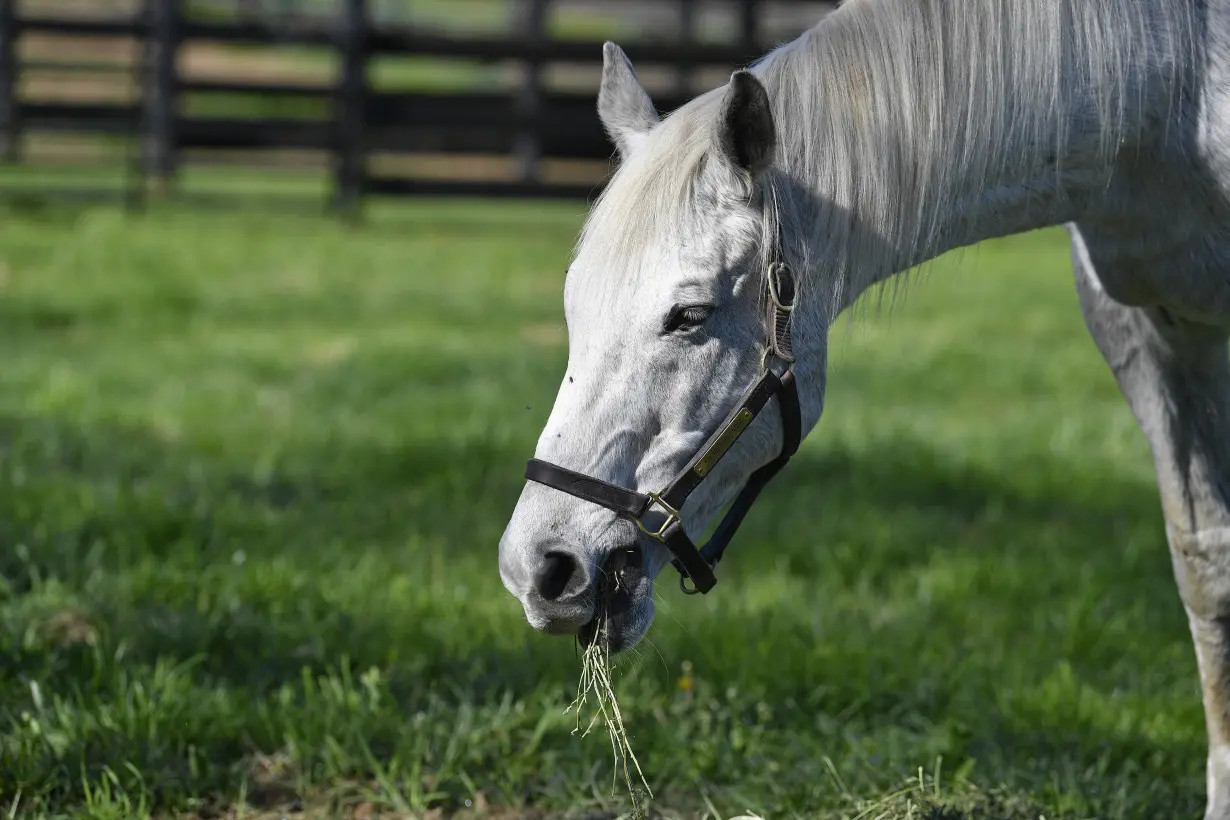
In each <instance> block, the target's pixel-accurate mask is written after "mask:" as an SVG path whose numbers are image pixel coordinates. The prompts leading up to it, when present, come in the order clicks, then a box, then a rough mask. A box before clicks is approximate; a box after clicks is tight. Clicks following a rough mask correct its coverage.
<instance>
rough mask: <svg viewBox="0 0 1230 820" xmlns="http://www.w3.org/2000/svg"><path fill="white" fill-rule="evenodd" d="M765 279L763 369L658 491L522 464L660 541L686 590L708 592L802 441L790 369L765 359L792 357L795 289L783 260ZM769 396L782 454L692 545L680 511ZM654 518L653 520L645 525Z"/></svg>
mask: <svg viewBox="0 0 1230 820" xmlns="http://www.w3.org/2000/svg"><path fill="white" fill-rule="evenodd" d="M765 280H766V291H767V296H768V299H767V313H768V315H767V316H766V324H767V325H768V327H767V330H768V345H767V350H766V351H765V370H764V373H763V374H762V375H761V377H760V379H759V380H758V381H756V382H755V383H754V384H752V385H751V387H749V388H748V389H747V390H746V391H745V392H744V394H743V396H742V397H741V399H740V401H739V403H738V404H736V405H735V407H734V408H733V409H732V410H731V411H730V413H728V414H727V416H726V418H725V420H723V422H722V423H721V424H720V425H719V426H718V428H717V429H716V430H715V431H714V432H713V434H712V435H711V436H710V437H709V439H708V440H707V441H706V442H705V444H704V445H703V446H702V447H701V448H700V451H699V452H698V453H697V454H696V455H695V456H693V457H692V459H691V461H689V462H688V464H687V466H685V467H684V468H683V469H682V470H681V471H680V472H679V474H678V475H677V476H676V477H675V479H674V480H673V481H671V483H670V484H668V485H666V487H665V488H663V489H662V490H661V491H660V492H656V493H652V492H651V493H642V492H637V491H635V490H629V489H627V488H625V487H620V486H618V485H616V484H611V483H609V482H606V481H603V480H601V479H598V478H593V477H591V476H587V475H584V474H582V473H578V472H575V471H573V470H569V469H566V468H564V467H560V466H558V465H555V464H551V463H550V462H546V461H542V460H541V459H537V458H531V459H530V460H529V463H528V464H527V465H526V468H525V477H526V478H527V479H529V480H530V481H535V482H537V483H539V484H544V485H546V486H548V487H552V488H554V489H557V490H560V491H561V492H565V493H568V494H570V495H573V496H575V497H577V498H581V499H584V500H586V501H589V502H591V503H593V504H598V505H600V506H602V507H606V508H607V509H608V510H611V511H612V512H614V513H615V514H616V515H618V516H620V517H621V518H627V519H629V520H631V521H633V522H634V523H636V525H637V526H638V527H640V528H641V530H642V531H644V532H645V533H646V534H647V535H649V536H650V537H651V538H654V539H657V540H658V541H661V542H662V543H663V544H665V545H666V548H667V549H669V550H670V551H671V554H672V555H673V556H674V560H673V561H672V562H671V564H672V565H673V566H674V567H675V569H677V570H678V571H679V573H680V576H681V577H680V580H679V585H680V587H681V588H682V589H683V591H684V592H686V593H688V594H695V593H697V592H701V593H705V592H708V591H709V590H710V589H712V588H713V586H714V584H716V583H717V577H716V576H715V575H714V572H713V569H714V567H715V566H717V563H718V562H719V561H720V560H721V559H722V554H723V553H724V552H725V551H726V547H727V546H729V545H730V541H731V539H732V538H734V535H735V532H736V531H737V530H738V529H739V525H740V524H742V523H743V519H744V517H745V516H746V515H747V513H748V511H749V510H750V509H751V507H752V504H753V503H754V502H755V501H756V497H757V496H758V495H759V494H760V491H761V490H762V489H764V486H765V485H766V484H768V483H769V480H770V479H772V478H773V476H775V475H777V473H778V471H780V470H781V468H782V467H784V466H786V462H788V461H789V460H790V457H791V456H793V455H794V454H795V452H796V451H797V450H798V449H799V443H800V442H801V440H802V414H801V413H800V410H799V394H798V389H797V387H796V385H795V380H794V373H793V372H792V371H790V370H786V371H785V372H784V373H783V374H782V375H781V376H778V375H777V374H776V373H774V372H773V370H771V369H770V368H769V367H768V360H769V359H770V358H771V357H774V358H778V359H781V360H783V361H785V362H787V363H790V362H793V361H794V354H793V350H792V347H791V343H790V342H791V339H790V314H791V312H792V311H793V310H794V303H795V295H796V294H795V281H794V275H793V273H792V272H791V270H790V268H789V267H787V266H786V265H785V264H783V263H780V262H774V263H772V264H770V265H769V269H768V271H767V272H766V276H765ZM774 396H776V397H777V403H778V412H779V414H780V416H781V422H782V449H781V452H780V453H778V455H777V457H776V458H774V459H773V460H772V461H771V462H769V463H768V464H766V465H764V466H763V467H761V468H759V469H758V470H756V471H755V472H754V473H752V475H751V476H750V477H749V478H748V480H747V483H746V484H745V485H744V486H743V489H742V490H740V492H739V495H738V496H737V497H736V498H735V500H734V502H733V503H732V504H731V506H730V509H729V510H727V512H726V515H725V516H723V518H722V520H721V522H720V523H719V524H718V526H717V529H716V530H715V531H714V533H713V536H712V537H711V538H710V539H709V541H708V542H707V543H706V544H705V545H704V546H703V547H697V546H696V545H695V544H694V543H693V542H692V539H691V538H689V537H688V535H687V532H686V531H685V528H684V524H683V516H682V514H681V513H680V510H681V509H682V508H683V505H684V503H685V502H686V501H687V500H688V497H689V496H690V495H691V494H692V493H693V492H694V491H695V490H696V488H697V487H699V486H700V484H701V483H702V482H703V481H704V480H705V478H706V477H707V476H708V475H709V474H710V473H711V472H712V471H713V468H714V467H715V466H716V465H717V463H718V462H719V461H720V460H721V458H722V457H723V456H724V455H726V453H727V452H728V451H729V450H730V448H731V446H732V445H734V443H735V442H736V441H738V439H739V437H740V436H741V435H743V433H744V432H745V431H746V430H747V429H748V427H749V426H750V425H751V424H752V422H753V421H754V420H755V419H756V417H757V416H758V415H759V414H760V412H761V411H762V410H763V409H764V408H765V406H766V405H767V404H768V403H769V400H770V399H772V398H773V397H774ZM655 518H656V519H657V520H656V522H653V523H651V520H652V519H655ZM689 579H690V580H691V581H692V585H693V586H692V587H691V588H689V587H688V586H687V583H686V582H687V581H688V580H689Z"/></svg>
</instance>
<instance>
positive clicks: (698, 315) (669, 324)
mask: <svg viewBox="0 0 1230 820" xmlns="http://www.w3.org/2000/svg"><path fill="white" fill-rule="evenodd" d="M711 313H713V308H712V307H710V306H708V305H675V307H673V308H671V312H670V315H668V316H667V317H666V326H665V328H664V330H665V332H666V333H678V332H679V331H686V330H694V329H695V328H698V327H700V326H701V325H703V324H704V323H705V320H706V319H708V318H709V314H711Z"/></svg>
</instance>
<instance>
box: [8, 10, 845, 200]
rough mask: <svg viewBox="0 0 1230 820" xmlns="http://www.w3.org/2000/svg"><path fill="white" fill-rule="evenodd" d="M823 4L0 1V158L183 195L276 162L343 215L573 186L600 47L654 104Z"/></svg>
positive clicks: (126, 189)
mask: <svg viewBox="0 0 1230 820" xmlns="http://www.w3.org/2000/svg"><path fill="white" fill-rule="evenodd" d="M831 5H832V4H831V3H824V2H798V0H793V1H791V0H778V2H762V1H761V0H728V1H727V2H699V0H683V1H682V2H661V0H657V1H655V0H627V2H619V3H612V2H587V1H586V0H184V2H161V0H6V2H5V5H4V8H5V11H4V12H3V14H4V20H3V21H0V66H2V67H3V71H2V72H0V141H2V142H0V151H2V153H3V156H5V157H6V158H8V159H9V160H10V161H19V162H21V163H22V164H23V165H27V166H32V167H40V168H48V169H65V168H67V167H71V168H72V172H71V176H72V178H73V179H75V180H81V179H82V178H83V176H88V178H90V179H91V180H93V179H95V178H97V179H98V181H99V182H105V183H106V184H108V185H111V186H113V187H118V188H119V189H120V190H122V191H123V193H124V194H125V195H126V196H129V197H132V198H140V197H142V196H144V195H145V194H146V193H147V192H148V190H149V188H150V187H151V186H154V187H155V188H156V189H157V190H158V191H160V192H166V191H168V190H174V191H175V192H177V193H184V194H193V193H199V192H202V191H201V190H200V189H202V188H203V186H206V184H207V181H208V179H209V177H210V175H208V174H198V173H194V171H195V170H196V169H200V168H203V167H212V168H217V167H218V166H226V167H228V168H232V169H240V168H243V169H248V170H251V169H262V170H265V171H270V170H273V169H277V170H278V171H288V172H291V171H293V174H291V177H292V178H293V179H294V180H295V181H296V182H298V183H300V184H315V185H317V186H318V187H319V186H324V187H326V188H327V192H328V196H329V198H330V200H331V202H332V203H333V204H335V205H337V206H338V207H344V208H352V207H354V206H355V205H357V204H358V202H359V201H360V200H362V199H363V198H364V197H366V196H368V195H372V194H375V195H397V194H435V193H443V194H456V193H469V194H481V195H487V196H495V195H514V196H525V195H530V196H564V197H584V196H585V195H587V194H590V193H592V192H593V189H594V186H595V185H596V184H597V183H600V182H601V180H602V179H603V177H604V175H605V173H606V172H607V171H608V166H609V159H610V146H609V143H608V142H607V140H606V137H605V135H604V133H603V132H602V129H601V127H600V125H599V123H598V122H597V120H596V119H595V117H594V96H595V91H596V88H597V81H598V76H599V73H600V70H601V66H602V52H601V44H602V42H603V40H604V39H616V40H618V41H619V42H620V43H621V44H622V45H623V46H624V47H625V50H627V51H628V53H629V54H630V56H631V57H632V59H633V60H634V62H635V63H636V64H637V66H638V70H639V72H640V73H641V74H642V81H643V82H644V83H645V85H646V86H647V88H649V90H650V92H651V93H652V94H654V96H655V100H656V101H657V104H658V107H659V108H660V109H662V110H663V111H668V110H671V109H673V108H675V107H677V106H678V105H679V104H680V103H681V102H683V101H684V100H686V99H688V98H689V97H691V96H693V95H694V94H696V93H698V92H699V91H701V90H704V89H708V88H712V87H714V86H716V85H719V84H721V83H722V82H724V80H725V78H726V77H728V76H729V73H730V71H731V70H733V68H734V67H738V66H740V65H743V64H745V63H747V62H749V61H751V60H752V59H754V58H755V57H757V56H759V55H760V54H762V53H763V52H764V51H765V50H767V48H769V47H771V46H772V45H774V44H776V43H778V42H781V41H784V40H789V39H793V37H795V36H797V34H798V33H799V32H800V31H802V30H803V29H805V28H807V27H808V26H809V25H811V24H813V23H815V22H816V20H818V19H819V18H820V16H821V15H823V14H824V13H825V11H827V10H828V9H829V7H830V6H831ZM49 184H51V182H50V180H49V179H45V178H43V177H40V186H43V185H49ZM74 187H78V188H79V187H81V186H80V185H79V184H78V185H76V186H74Z"/></svg>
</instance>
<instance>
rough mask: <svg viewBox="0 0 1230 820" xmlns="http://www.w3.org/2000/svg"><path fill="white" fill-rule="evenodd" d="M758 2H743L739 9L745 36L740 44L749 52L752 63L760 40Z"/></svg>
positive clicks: (745, 0) (742, 32)
mask: <svg viewBox="0 0 1230 820" xmlns="http://www.w3.org/2000/svg"><path fill="white" fill-rule="evenodd" d="M757 4H758V0H743V3H742V5H741V6H740V8H739V23H740V30H741V31H740V33H741V34H742V35H743V36H742V37H741V38H740V44H741V45H742V46H743V47H744V48H745V49H746V50H747V54H748V57H747V60H748V61H750V60H751V59H752V58H753V56H754V55H756V53H757V44H758V42H759V40H760V32H759V30H758V23H759V22H760V20H759V15H757V14H756V6H757Z"/></svg>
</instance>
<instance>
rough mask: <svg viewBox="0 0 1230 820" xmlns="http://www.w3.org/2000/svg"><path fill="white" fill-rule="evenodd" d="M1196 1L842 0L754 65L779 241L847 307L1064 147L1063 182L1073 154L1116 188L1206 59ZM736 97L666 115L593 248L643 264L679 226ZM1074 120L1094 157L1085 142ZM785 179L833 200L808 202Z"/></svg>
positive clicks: (593, 224) (618, 188)
mask: <svg viewBox="0 0 1230 820" xmlns="http://www.w3.org/2000/svg"><path fill="white" fill-rule="evenodd" d="M1198 5H1199V4H1198V3H1197V2H1195V0H1028V1H1026V0H846V2H845V3H844V4H843V5H842V6H841V7H839V8H838V9H837V10H835V11H833V12H831V13H829V14H828V15H826V16H825V17H824V18H823V19H822V20H821V21H820V22H819V23H818V24H817V25H816V26H814V27H813V28H811V29H810V30H808V31H807V32H805V33H804V34H803V35H801V36H800V37H798V38H797V39H795V40H794V41H792V42H790V43H787V44H785V45H783V46H780V47H779V48H777V49H775V50H774V51H772V52H770V53H769V54H767V55H766V56H765V57H763V58H762V59H761V60H759V61H758V62H757V63H756V64H754V65H753V66H752V67H751V70H752V71H753V72H754V73H755V74H756V76H757V77H758V78H759V79H760V80H761V82H762V83H763V84H764V85H765V87H766V89H767V90H768V92H769V97H770V99H771V100H772V102H773V115H774V118H775V123H776V127H777V134H778V146H777V155H776V161H775V166H774V168H773V169H770V170H769V171H768V172H767V173H765V174H764V175H762V176H761V178H760V179H759V180H758V182H757V185H758V187H759V190H758V191H757V192H756V194H757V195H759V196H761V197H763V202H764V203H765V204H766V205H767V206H769V207H766V209H765V210H766V216H765V221H766V223H770V224H766V226H765V236H766V237H772V236H775V235H777V232H778V229H779V227H780V226H781V225H782V224H783V223H789V224H788V225H787V228H789V229H790V230H788V231H787V232H786V234H784V235H790V236H794V237H796V238H797V240H798V241H796V242H795V243H794V245H793V247H791V248H790V249H789V251H790V253H789V255H790V257H792V261H793V262H794V264H795V266H796V268H797V269H798V270H799V271H800V272H816V271H818V270H822V271H824V272H825V274H826V275H830V276H831V277H832V278H831V282H830V287H831V288H832V291H831V292H830V297H831V298H832V299H833V304H834V305H835V306H840V305H842V304H844V303H845V301H846V295H847V294H845V293H843V292H842V289H843V288H849V289H852V290H853V291H854V293H853V294H852V295H854V296H857V295H858V293H861V292H862V290H863V289H865V288H866V287H867V286H868V285H870V284H873V283H874V282H875V281H880V280H882V279H884V278H886V277H888V276H889V275H891V274H892V273H896V272H898V271H896V270H891V268H892V267H894V266H897V265H899V264H900V263H901V262H902V260H915V259H926V258H929V257H930V256H931V255H934V253H935V252H938V251H940V250H943V249H945V247H946V244H947V246H956V245H960V244H965V242H962V241H960V240H961V237H962V230H963V229H962V226H953V225H951V224H947V221H948V217H949V216H950V214H947V213H946V211H945V209H946V208H948V207H950V206H951V203H953V202H956V201H960V200H962V199H965V200H969V198H970V197H972V196H977V195H978V194H979V193H981V192H982V191H983V190H985V189H986V188H988V187H989V186H993V185H995V184H1004V183H1006V182H1019V183H1021V184H1025V183H1027V182H1029V183H1034V184H1037V181H1038V177H1039V172H1040V171H1049V170H1052V168H1051V164H1048V165H1047V167H1046V168H1045V169H1040V168H1038V167H1036V163H1037V162H1038V157H1039V156H1040V153H1041V154H1043V155H1045V154H1049V155H1050V157H1051V158H1052V159H1051V163H1052V164H1053V182H1054V185H1055V187H1056V189H1057V188H1058V187H1059V186H1060V185H1061V182H1062V178H1063V174H1064V172H1065V168H1066V166H1067V165H1072V164H1079V165H1080V166H1081V167H1082V168H1091V167H1098V168H1102V167H1104V168H1106V173H1107V182H1108V181H1109V173H1110V170H1109V169H1110V165H1111V160H1112V159H1113V156H1114V154H1115V153H1116V152H1117V151H1119V150H1121V149H1122V148H1123V147H1124V146H1125V145H1127V144H1130V143H1131V142H1132V141H1133V139H1134V138H1135V137H1136V136H1137V134H1135V133H1133V129H1139V128H1142V125H1141V118H1140V116H1139V114H1140V113H1142V112H1143V110H1144V107H1145V106H1146V105H1153V106H1156V105H1157V103H1158V100H1157V99H1155V98H1150V95H1152V96H1153V97H1156V95H1157V94H1166V95H1169V98H1170V99H1169V103H1170V104H1172V105H1174V104H1176V100H1177V98H1176V97H1175V96H1174V92H1175V90H1176V89H1182V80H1183V78H1184V76H1185V73H1186V72H1187V71H1190V70H1191V69H1192V66H1193V63H1194V61H1195V58H1196V56H1197V48H1196V23H1197V20H1196V15H1197V9H1198ZM1159 77H1160V78H1165V80H1166V82H1165V83H1164V84H1163V85H1165V87H1164V88H1160V87H1158V83H1157V81H1156V80H1157V78H1159ZM722 91H724V88H719V89H715V90H713V91H710V92H708V93H706V94H703V95H701V96H699V97H697V98H696V99H694V100H692V101H690V102H689V103H687V104H686V105H684V106H682V107H680V108H679V109H678V110H676V111H675V112H673V113H672V114H671V115H669V116H667V117H666V118H665V119H664V120H663V122H662V123H661V124H660V125H658V126H657V127H655V128H654V129H653V131H651V133H650V136H649V140H648V141H647V142H646V143H645V144H644V145H643V146H642V148H641V149H640V150H639V151H637V152H636V153H635V154H634V155H633V156H632V157H631V158H630V159H629V160H628V161H627V162H626V163H624V164H623V165H621V167H620V168H619V169H618V170H617V172H616V173H615V175H614V176H613V177H612V179H611V182H610V184H609V185H608V187H607V189H606V191H605V192H604V194H603V196H602V197H601V198H600V199H599V201H598V202H597V203H596V205H595V207H594V208H593V210H592V211H591V213H590V216H589V219H588V220H587V222H586V225H585V227H584V228H583V230H582V233H581V237H580V241H581V242H582V243H584V244H585V245H586V248H587V250H588V249H589V248H590V247H593V248H594V249H595V250H596V251H599V252H601V253H603V255H602V256H601V257H599V258H601V259H604V260H630V259H632V258H636V257H637V256H638V255H639V254H640V253H642V251H643V250H644V249H645V248H647V247H653V245H655V244H656V245H657V246H658V247H659V248H660V247H662V245H661V244H659V243H657V242H655V241H654V240H659V239H663V238H665V237H666V236H667V235H669V234H672V233H673V232H677V231H678V230H679V227H680V225H681V224H682V220H684V219H685V218H686V214H687V208H688V205H689V202H690V200H691V197H692V194H693V192H694V186H695V183H696V181H697V177H698V173H699V170H700V168H701V167H702V165H703V162H704V159H705V156H706V154H707V153H708V152H709V151H710V149H711V147H712V142H711V134H712V129H713V128H714V124H715V122H716V119H717V111H718V106H719V105H720V100H721V93H722ZM1072 112H1079V115H1078V116H1075V117H1074V116H1072ZM1077 129H1080V132H1081V133H1080V136H1081V137H1082V139H1081V142H1080V144H1081V145H1083V146H1088V145H1090V144H1093V145H1096V154H1097V156H1095V157H1089V156H1081V157H1074V156H1073V155H1072V154H1071V152H1070V149H1071V148H1072V146H1073V144H1074V141H1073V137H1074V136H1076V130H1077ZM1091 130H1092V131H1093V132H1095V133H1094V134H1093V136H1094V137H1095V139H1093V140H1092V143H1091V141H1090V139H1089V136H1090V131H1091ZM1030 163H1033V164H1034V167H1030ZM788 180H795V181H796V182H795V183H794V184H795V185H797V181H802V183H803V184H804V185H806V186H807V187H808V188H810V189H811V190H812V191H813V193H814V194H815V195H816V196H815V198H814V199H819V200H822V201H823V202H824V204H825V207H820V208H816V207H810V206H809V205H808V203H807V202H805V201H802V200H803V199H804V198H802V197H799V196H798V195H797V192H795V191H793V190H792V189H791V187H790V186H789V185H788V184H787V183H788ZM1038 193H1039V195H1046V194H1049V193H1051V192H1045V191H1038ZM856 226H857V227H856ZM954 230H955V234H954ZM676 235H677V234H676ZM877 238H878V240H877ZM885 239H887V240H888V241H885ZM954 239H955V240H956V241H955V244H954ZM590 243H592V245H591V244H590ZM855 260H857V261H858V263H859V264H858V267H859V268H860V270H859V271H852V269H851V268H852V266H851V263H852V262H854V261H855ZM852 276H857V277H859V279H860V280H862V279H865V280H866V281H859V280H852V279H851V277H852Z"/></svg>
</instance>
